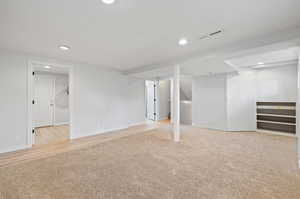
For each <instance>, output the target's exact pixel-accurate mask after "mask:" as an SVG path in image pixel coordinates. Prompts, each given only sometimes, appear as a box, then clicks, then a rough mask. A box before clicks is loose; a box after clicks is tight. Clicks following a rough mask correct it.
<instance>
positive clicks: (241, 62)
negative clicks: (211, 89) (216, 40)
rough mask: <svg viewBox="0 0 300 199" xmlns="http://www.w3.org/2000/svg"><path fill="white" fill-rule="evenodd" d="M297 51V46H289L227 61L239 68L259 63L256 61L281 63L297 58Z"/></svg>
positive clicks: (265, 63)
mask: <svg viewBox="0 0 300 199" xmlns="http://www.w3.org/2000/svg"><path fill="white" fill-rule="evenodd" d="M299 52H300V51H299V47H291V48H287V49H282V50H276V51H271V52H266V53H261V54H254V55H251V56H245V57H240V58H235V59H231V60H227V61H229V62H230V64H232V65H233V66H235V67H240V68H244V67H253V66H257V65H259V64H258V63H263V64H262V65H270V64H276V63H278V62H280V63H283V62H288V61H294V60H297V59H298V56H299Z"/></svg>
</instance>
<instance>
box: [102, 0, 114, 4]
mask: <svg viewBox="0 0 300 199" xmlns="http://www.w3.org/2000/svg"><path fill="white" fill-rule="evenodd" d="M102 2H103V3H105V4H113V3H115V0H102Z"/></svg>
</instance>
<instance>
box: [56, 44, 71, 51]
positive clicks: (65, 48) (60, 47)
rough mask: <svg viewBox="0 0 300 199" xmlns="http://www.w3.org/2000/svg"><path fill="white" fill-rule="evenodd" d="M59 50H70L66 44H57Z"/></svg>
mask: <svg viewBox="0 0 300 199" xmlns="http://www.w3.org/2000/svg"><path fill="white" fill-rule="evenodd" d="M58 47H59V49H60V50H63V51H67V50H70V47H69V46H66V45H61V46H58Z"/></svg>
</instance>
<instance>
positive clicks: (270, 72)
mask: <svg viewBox="0 0 300 199" xmlns="http://www.w3.org/2000/svg"><path fill="white" fill-rule="evenodd" d="M256 82H257V101H292V102H296V100H297V66H296V65H290V66H282V67H275V68H265V69H259V70H257V73H256Z"/></svg>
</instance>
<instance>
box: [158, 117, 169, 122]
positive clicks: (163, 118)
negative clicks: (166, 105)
mask: <svg viewBox="0 0 300 199" xmlns="http://www.w3.org/2000/svg"><path fill="white" fill-rule="evenodd" d="M167 119H169V117H162V118H158V121H160V120H167Z"/></svg>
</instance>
